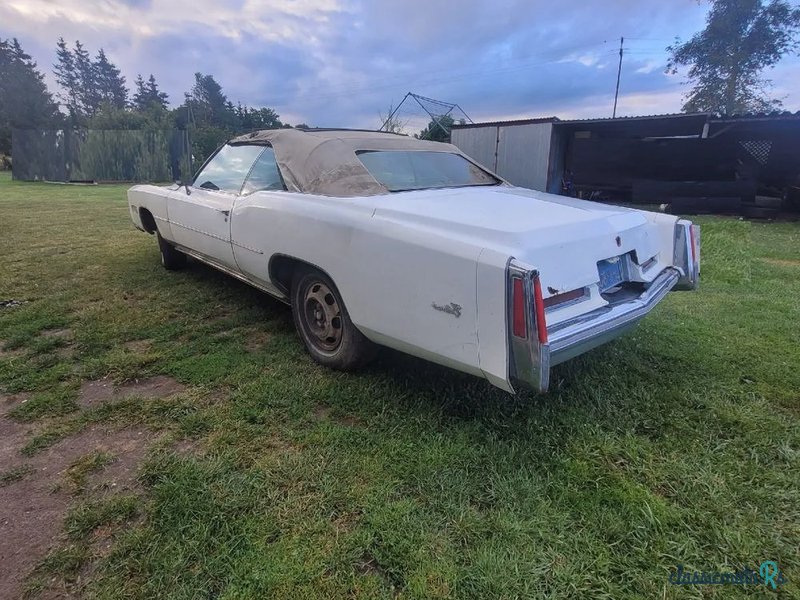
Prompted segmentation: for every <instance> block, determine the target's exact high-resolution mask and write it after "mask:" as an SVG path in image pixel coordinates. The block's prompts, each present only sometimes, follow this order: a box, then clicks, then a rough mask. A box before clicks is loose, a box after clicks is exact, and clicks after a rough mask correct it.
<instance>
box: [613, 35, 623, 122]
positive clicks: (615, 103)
mask: <svg viewBox="0 0 800 600" xmlns="http://www.w3.org/2000/svg"><path fill="white" fill-rule="evenodd" d="M624 43H625V38H624V37H621V38H619V68H618V69H617V91H616V92H614V112H613V114H612V115H611V118H612V119H613V118H615V117H616V116H617V99H618V98H619V77H620V75H622V44H624Z"/></svg>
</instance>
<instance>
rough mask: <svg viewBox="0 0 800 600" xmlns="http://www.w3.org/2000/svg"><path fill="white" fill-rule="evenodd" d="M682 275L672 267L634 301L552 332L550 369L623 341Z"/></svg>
mask: <svg viewBox="0 0 800 600" xmlns="http://www.w3.org/2000/svg"><path fill="white" fill-rule="evenodd" d="M680 278H681V273H680V272H679V271H677V270H676V269H673V268H671V267H669V268H667V269H664V271H663V272H662V273H661V274H660V275H659V276H658V277H656V278H655V279H654V280H653V282H652V283H651V284H650V285H649V286H648V288H647V289H646V290H645V291H644V292H642V294H640V295H639V296H638V297H636V298H633V299H631V300H628V301H625V302H620V303H618V304H614V305H613V306H604V307H602V308H598V309H597V310H594V311H592V312H590V313H587V314H585V315H581V316H580V317H577V318H575V319H572V320H570V321H568V322H566V323H559V324H558V325H556V326H554V327H553V328H551V329H549V330H548V334H549V340H550V343H549V346H550V348H549V351H550V365H551V366H553V365H557V364H559V363H562V362H564V361H565V360H569V359H570V358H573V357H575V356H578V355H579V354H583V353H584V352H587V351H589V350H591V349H592V348H596V347H597V346H600V345H602V344H605V343H606V342H609V341H611V340H613V339H614V338H616V337H619V336H620V335H622V334H623V333H625V332H626V331H628V330H629V329H631V328H632V327H633V326H634V325H636V323H638V322H639V320H640V319H641V318H642V317H644V316H645V315H646V314H647V313H649V312H650V311H651V310H653V308H655V306H656V304H658V303H659V302H660V301H661V300H662V299H663V298H664V296H666V295H667V292H669V291H670V290H671V289H672V288H674V287H675V286H676V285H677V283H678V281H679V280H680Z"/></svg>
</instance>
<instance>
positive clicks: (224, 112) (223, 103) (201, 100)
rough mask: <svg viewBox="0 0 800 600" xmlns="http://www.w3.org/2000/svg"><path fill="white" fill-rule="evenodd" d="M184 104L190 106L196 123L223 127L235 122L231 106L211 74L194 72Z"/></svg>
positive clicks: (232, 124)
mask: <svg viewBox="0 0 800 600" xmlns="http://www.w3.org/2000/svg"><path fill="white" fill-rule="evenodd" d="M186 104H187V106H189V107H190V108H191V110H192V113H193V117H194V120H195V122H196V123H197V124H198V125H210V126H214V127H219V128H223V129H224V128H230V127H233V126H234V125H235V123H236V115H235V114H234V111H233V106H232V105H231V103H230V102H228V98H227V96H225V94H224V93H223V92H222V86H221V85H220V84H219V83H217V81H216V80H215V79H214V77H213V75H203V74H202V73H195V74H194V85H193V86H192V90H191V92H190V93H189V94H188V95H187V98H186Z"/></svg>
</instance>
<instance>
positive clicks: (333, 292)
mask: <svg viewBox="0 0 800 600" xmlns="http://www.w3.org/2000/svg"><path fill="white" fill-rule="evenodd" d="M292 315H293V317H294V325H295V327H296V328H297V333H298V334H300V338H301V339H302V340H303V344H304V345H305V347H306V349H307V350H308V352H309V354H311V356H312V357H313V358H314V360H315V361H317V362H318V363H320V364H321V365H324V366H326V367H330V368H332V369H339V370H343V371H348V370H352V369H356V368H358V367H361V366H363V365H364V364H366V363H367V362H369V361H370V360H371V359H372V358H373V357H374V356H375V353H376V350H377V347H376V346H375V344H373V343H372V342H370V341H369V340H368V339H367V338H366V337H364V335H363V334H362V333H361V332H360V331H359V330H358V329H356V328H355V326H354V325H353V322H352V321H351V320H350V316H349V315H348V314H347V309H346V308H345V305H344V302H342V298H341V296H340V295H339V291H338V290H337V289H336V286H335V285H334V284H333V281H331V280H330V278H329V277H328V276H326V275H324V274H323V273H320V272H319V271H315V270H306V271H301V272H299V273H297V274H295V277H294V281H293V282H292Z"/></svg>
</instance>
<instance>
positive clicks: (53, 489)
mask: <svg viewBox="0 0 800 600" xmlns="http://www.w3.org/2000/svg"><path fill="white" fill-rule="evenodd" d="M30 429H32V426H31V425H24V424H20V423H16V422H14V421H12V420H11V419H9V418H8V417H6V416H5V415H4V416H2V417H0V472H3V473H15V472H19V473H21V476H20V477H18V478H13V477H12V478H11V480H10V481H8V482H7V484H6V485H3V486H2V487H0V564H2V565H3V568H2V569H0V598H17V597H19V596H20V594H21V592H22V587H23V583H24V580H25V578H26V577H27V575H28V574H29V573H30V572H31V570H32V569H33V568H34V567H35V566H36V565H37V563H39V561H40V560H41V559H42V558H44V556H45V555H46V554H47V553H48V551H50V549H51V548H53V547H54V545H55V544H56V543H57V541H58V539H59V534H60V532H61V528H62V522H63V520H64V516H65V514H66V512H67V509H68V508H69V505H70V503H71V500H72V494H73V493H76V490H75V489H74V487H73V486H69V485H65V483H67V481H66V479H65V478H66V477H67V473H68V472H69V471H70V469H71V468H73V469H74V465H76V464H78V463H80V461H81V460H82V459H85V458H86V457H89V456H91V455H93V454H100V453H102V454H103V455H104V456H107V457H109V459H108V461H106V462H104V463H103V464H102V465H101V466H99V467H98V468H97V469H96V470H94V471H92V472H91V473H89V474H88V476H87V481H86V486H85V488H84V489H85V490H86V491H87V492H88V493H91V494H93V495H94V494H100V495H108V494H111V493H118V492H124V491H130V490H135V489H136V487H137V483H136V473H137V469H138V466H139V464H140V463H141V461H142V459H143V458H144V455H145V453H146V452H147V449H148V447H149V446H150V444H151V442H152V438H153V434H151V433H150V432H148V431H145V430H135V429H124V430H113V429H110V428H108V427H107V426H96V427H92V428H89V429H86V430H84V431H82V432H81V433H80V434H78V435H76V436H74V437H70V438H67V439H64V440H62V441H61V442H59V443H57V444H55V445H54V446H52V447H51V448H48V449H47V450H45V451H43V452H41V453H40V454H37V455H36V456H35V457H33V458H28V459H26V458H24V457H23V456H22V455H21V453H20V450H21V449H22V447H23V446H24V445H25V442H26V441H27V437H28V433H29V431H30Z"/></svg>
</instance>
